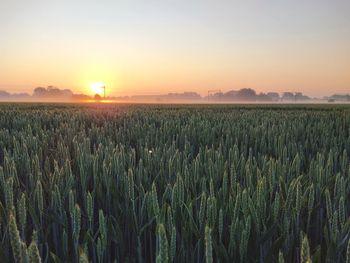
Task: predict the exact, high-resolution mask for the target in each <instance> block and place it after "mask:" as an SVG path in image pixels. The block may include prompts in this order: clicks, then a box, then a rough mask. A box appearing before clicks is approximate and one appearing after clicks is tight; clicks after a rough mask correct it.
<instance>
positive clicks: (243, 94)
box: [237, 89, 256, 100]
mask: <svg viewBox="0 0 350 263" xmlns="http://www.w3.org/2000/svg"><path fill="white" fill-rule="evenodd" d="M237 97H238V98H239V99H240V100H255V99H256V92H255V90H253V89H240V90H239V91H238V93H237Z"/></svg>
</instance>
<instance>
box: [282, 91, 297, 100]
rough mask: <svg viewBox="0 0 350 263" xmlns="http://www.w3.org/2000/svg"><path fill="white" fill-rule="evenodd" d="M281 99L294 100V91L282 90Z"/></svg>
mask: <svg viewBox="0 0 350 263" xmlns="http://www.w3.org/2000/svg"><path fill="white" fill-rule="evenodd" d="M282 99H283V100H294V99H295V97H294V93H293V92H283V96H282Z"/></svg>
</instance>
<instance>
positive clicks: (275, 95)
mask: <svg viewBox="0 0 350 263" xmlns="http://www.w3.org/2000/svg"><path fill="white" fill-rule="evenodd" d="M266 95H267V96H268V97H270V98H271V100H273V101H278V100H279V99H280V95H279V94H278V93H277V92H268V93H267V94H266Z"/></svg>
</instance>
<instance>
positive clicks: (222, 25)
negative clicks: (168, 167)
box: [0, 0, 350, 96]
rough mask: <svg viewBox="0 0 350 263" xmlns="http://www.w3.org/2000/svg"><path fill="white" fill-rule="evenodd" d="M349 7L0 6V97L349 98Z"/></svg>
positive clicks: (188, 0)
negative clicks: (242, 93)
mask: <svg viewBox="0 0 350 263" xmlns="http://www.w3.org/2000/svg"><path fill="white" fill-rule="evenodd" d="M349 14H350V1H349V0H332V1H331V0H327V1H325V0H317V1H315V0H308V1H305V0H284V1H282V0H275V1H272V0H265V1H261V0H260V1H257V0H256V1H249V0H247V1H234V0H231V1H223V0H222V1H219V0H218V1H214V0H212V1H209V0H201V1H199V0H147V1H146V0H142V1H141V0H138V1H137V0H125V1H121V0H114V1H108V0H99V1H97V0H94V1H93V0H0V90H7V91H9V92H31V91H32V90H33V89H34V88H35V87H38V86H44V87H45V86H49V85H53V86H57V87H59V88H69V89H71V90H73V91H74V92H75V93H85V94H89V95H93V94H91V93H92V92H93V91H92V90H91V88H90V85H91V83H94V82H104V83H105V85H106V87H107V93H108V95H113V96H123V95H139V94H159V93H168V92H183V91H194V92H198V93H200V94H202V95H205V94H206V93H207V91H208V90H213V89H220V90H222V91H228V90H231V89H240V88H253V89H255V90H256V91H258V92H267V91H276V92H283V91H298V92H299V91H300V92H303V93H304V94H306V95H309V96H325V95H330V94H334V93H339V94H341V93H342V94H344V93H350V15H349Z"/></svg>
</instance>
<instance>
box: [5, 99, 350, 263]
mask: <svg viewBox="0 0 350 263" xmlns="http://www.w3.org/2000/svg"><path fill="white" fill-rule="evenodd" d="M349 154H350V106H349V105H348V106H346V105H332V106H327V105H323V106H322V105H310V106H307V105H285V106H283V105H273V106H269V105H251V106H244V105H219V106H215V105H197V106H191V105H110V104H106V105H103V104H96V105H92V104H90V105H68V104H67V105H60V104H51V105H46V104H1V105H0V258H1V262H40V261H42V262H56V263H58V262H198V263H199V262H261V263H262V262H311V260H312V262H350V245H349V232H350V217H349V216H350V202H349V198H350V164H349V163H350V161H349V160H350V159H349Z"/></svg>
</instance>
